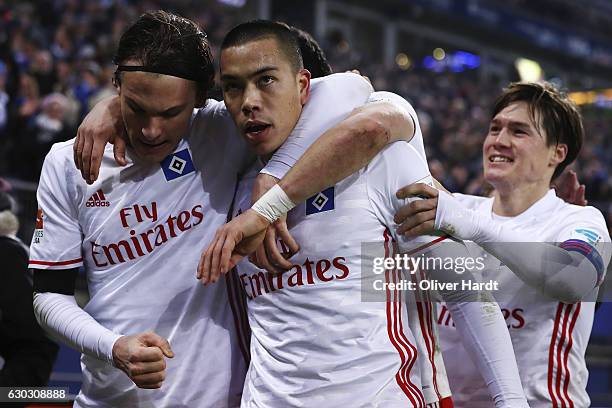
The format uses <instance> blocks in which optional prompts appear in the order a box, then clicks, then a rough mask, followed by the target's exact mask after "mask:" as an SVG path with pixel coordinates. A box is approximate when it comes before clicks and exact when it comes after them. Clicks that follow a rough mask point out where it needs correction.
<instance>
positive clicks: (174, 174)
mask: <svg viewBox="0 0 612 408" xmlns="http://www.w3.org/2000/svg"><path fill="white" fill-rule="evenodd" d="M160 165H161V168H162V170H163V171H164V176H165V177H166V181H172V180H175V179H177V178H179V177H183V176H185V175H187V174H189V173H193V172H194V171H195V167H193V161H192V160H191V154H189V149H183V150H180V151H178V152H174V153H172V154H171V155H169V156H168V157H166V158H165V159H164V160H163V161H162V162H161V163H160Z"/></svg>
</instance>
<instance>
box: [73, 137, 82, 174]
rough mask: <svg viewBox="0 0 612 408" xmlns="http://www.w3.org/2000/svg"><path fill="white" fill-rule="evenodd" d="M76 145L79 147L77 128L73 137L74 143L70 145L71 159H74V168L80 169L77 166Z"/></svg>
mask: <svg viewBox="0 0 612 408" xmlns="http://www.w3.org/2000/svg"><path fill="white" fill-rule="evenodd" d="M78 147H79V130H78V129H77V134H76V137H75V139H74V144H73V145H72V160H73V161H74V165H75V166H76V168H77V169H78V170H80V169H81V168H80V167H79V155H78V154H77V152H78Z"/></svg>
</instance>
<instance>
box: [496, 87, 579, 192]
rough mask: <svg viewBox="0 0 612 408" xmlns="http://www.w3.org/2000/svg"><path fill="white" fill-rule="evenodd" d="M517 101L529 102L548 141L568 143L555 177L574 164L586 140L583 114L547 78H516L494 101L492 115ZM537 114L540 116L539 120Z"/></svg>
mask: <svg viewBox="0 0 612 408" xmlns="http://www.w3.org/2000/svg"><path fill="white" fill-rule="evenodd" d="M516 102H526V103H527V105H528V106H529V116H530V118H531V121H532V122H533V123H534V125H535V126H536V128H540V126H541V127H542V128H543V129H544V131H545V132H546V144H547V145H548V146H551V145H553V144H555V145H558V144H565V145H567V156H566V157H565V160H563V162H561V163H559V165H558V166H557V168H556V169H555V172H554V173H553V176H552V179H553V180H554V179H555V178H556V177H557V176H558V175H559V174H561V173H563V170H565V168H566V167H567V166H568V165H569V164H571V163H572V162H573V161H574V160H575V159H576V157H577V156H578V153H579V152H580V149H581V148H582V142H583V140H584V127H583V125H582V115H581V114H580V111H579V110H578V107H577V106H576V104H575V103H574V102H573V101H572V100H571V99H569V97H568V96H567V95H566V94H564V93H561V92H560V91H559V90H558V89H557V88H555V87H554V86H553V85H551V84H550V83H548V82H542V83H537V82H514V83H511V84H510V85H509V86H508V87H507V88H505V89H504V90H503V92H502V94H501V95H500V96H499V97H498V98H497V100H496V101H495V106H494V108H493V115H492V118H493V117H495V115H497V114H498V113H499V112H501V111H502V110H504V109H505V108H507V107H508V106H509V105H510V104H513V103H516ZM536 117H538V118H539V119H540V122H539V123H538V122H537V121H536Z"/></svg>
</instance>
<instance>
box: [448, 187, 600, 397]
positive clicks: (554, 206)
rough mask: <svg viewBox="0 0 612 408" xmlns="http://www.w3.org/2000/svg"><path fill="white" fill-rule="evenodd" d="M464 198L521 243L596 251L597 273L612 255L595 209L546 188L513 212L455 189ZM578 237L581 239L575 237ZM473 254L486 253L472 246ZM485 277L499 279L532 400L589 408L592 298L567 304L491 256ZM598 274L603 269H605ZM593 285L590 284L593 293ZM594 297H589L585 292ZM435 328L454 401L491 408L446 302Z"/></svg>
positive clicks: (502, 304) (501, 298) (501, 302)
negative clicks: (504, 213) (503, 213)
mask: <svg viewBox="0 0 612 408" xmlns="http://www.w3.org/2000/svg"><path fill="white" fill-rule="evenodd" d="M455 196H456V197H457V198H459V199H460V200H461V201H462V203H464V204H465V205H466V206H468V207H469V208H471V209H473V210H475V211H478V212H479V213H481V214H483V215H485V216H489V217H492V218H493V217H494V218H496V219H498V220H500V221H503V222H505V223H506V224H507V225H508V227H509V228H512V229H514V230H515V231H517V232H520V233H521V234H522V235H523V236H525V242H548V243H559V244H560V245H561V246H562V247H564V246H566V245H572V244H573V245H580V247H581V248H583V249H585V250H586V252H588V251H597V252H598V254H597V255H595V256H599V257H600V258H599V259H601V260H602V269H601V270H602V271H605V266H606V265H607V263H608V262H609V260H610V254H609V248H610V246H609V244H605V245H602V243H609V242H610V237H609V235H608V232H607V229H606V224H605V221H604V219H603V216H602V215H601V213H600V212H599V211H598V210H597V209H595V208H593V207H579V206H575V205H570V204H567V203H565V202H564V201H563V200H561V199H559V198H558V197H557V196H556V195H555V192H554V190H550V191H549V192H548V193H547V194H546V195H545V196H544V197H543V198H542V199H540V200H539V201H538V202H536V203H535V204H534V205H532V206H531V207H530V208H529V209H527V210H526V211H525V212H523V213H522V214H520V215H518V216H516V217H499V216H496V215H494V214H493V213H492V205H493V199H492V198H483V197H474V196H467V195H461V194H456V195H455ZM576 241H579V242H576ZM470 250H471V251H474V254H472V255H474V256H482V255H484V253H480V254H479V251H483V250H482V249H481V248H480V247H478V246H476V245H474V244H470ZM485 259H486V264H487V269H486V271H488V273H489V274H490V275H489V276H487V280H488V279H494V280H497V281H498V282H499V287H500V288H503V293H501V294H499V295H497V296H496V297H497V298H498V299H497V300H498V302H499V305H500V307H501V309H502V312H503V314H504V317H505V319H506V323H507V326H508V330H509V332H510V336H511V338H512V344H513V347H514V351H515V354H516V360H517V363H518V368H519V373H520V376H521V381H522V384H523V388H524V390H525V395H526V397H527V400H528V402H529V405H530V406H531V407H533V408H544V407H570V406H575V407H588V406H589V405H590V400H589V397H588V395H587V393H586V384H587V379H588V371H587V367H586V363H585V358H584V355H585V351H586V347H587V344H588V341H589V336H590V334H591V327H592V323H593V314H594V308H595V303H594V301H584V302H579V303H576V304H565V303H561V302H559V301H556V300H554V299H552V298H548V297H546V296H545V295H543V294H541V293H539V292H538V291H537V290H536V289H534V288H532V287H530V286H528V285H527V284H525V283H524V282H523V281H521V280H520V279H519V278H518V277H516V276H515V275H514V274H512V272H510V271H509V270H508V267H507V266H505V265H503V264H500V262H499V260H497V259H496V258H494V257H492V256H490V255H489V256H488V257H485ZM602 273H603V272H602ZM596 290H597V289H594V291H596ZM589 299H592V300H594V299H595V297H594V296H589ZM438 327H439V331H440V336H441V341H442V345H443V354H444V361H445V364H446V368H447V371H448V375H449V380H450V384H451V390H452V392H453V399H454V400H455V402H456V404H457V406H469V407H476V408H478V407H490V406H491V404H492V402H491V400H490V398H489V396H488V393H487V387H486V385H485V384H484V382H483V381H482V378H481V377H480V375H479V373H478V371H477V369H476V367H475V366H474V364H473V363H472V362H471V361H470V359H469V357H468V354H467V352H466V351H465V349H464V348H463V346H462V344H461V342H460V341H459V338H458V333H457V331H456V330H455V328H454V326H453V322H452V319H451V318H450V316H449V314H448V310H447V309H446V307H440V308H439V314H438Z"/></svg>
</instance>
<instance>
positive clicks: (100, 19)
mask: <svg viewBox="0 0 612 408" xmlns="http://www.w3.org/2000/svg"><path fill="white" fill-rule="evenodd" d="M158 8H163V9H166V10H169V11H173V12H176V13H178V14H181V15H183V16H185V17H188V18H191V19H193V20H195V21H197V22H198V23H199V24H200V25H201V26H202V27H203V28H204V29H205V31H206V32H207V33H208V35H209V38H210V40H211V43H212V45H213V46H214V49H215V51H217V46H218V45H219V44H220V42H221V39H222V38H223V35H224V34H225V33H226V32H227V31H228V29H229V28H231V27H232V26H233V25H234V24H235V23H237V22H240V21H244V20H248V19H252V18H266V19H275V20H282V21H285V22H287V23H289V24H292V25H296V26H298V27H300V28H302V29H305V30H307V31H309V32H311V33H312V34H313V36H314V37H315V38H316V39H317V40H318V41H319V42H320V43H321V45H322V47H323V49H324V50H325V52H326V54H327V57H328V59H329V60H330V62H331V64H332V66H333V68H334V70H335V71H343V70H347V69H354V68H357V69H359V70H360V71H361V73H362V74H364V75H367V76H368V77H369V78H370V79H371V81H372V84H373V85H374V87H375V88H376V89H378V90H391V91H394V92H396V93H398V94H400V95H402V96H404V97H405V98H407V99H408V100H409V101H410V102H411V103H412V104H413V105H414V107H415V108H416V109H417V111H418V114H419V117H420V121H421V126H422V128H423V135H424V139H425V145H426V150H427V154H428V156H429V159H430V168H431V171H432V173H433V175H434V176H435V177H436V178H437V179H438V180H440V181H442V183H443V184H444V185H445V186H447V188H449V189H450V190H452V191H462V192H467V193H472V194H478V193H481V192H482V191H483V190H484V189H485V188H486V187H485V186H483V182H482V176H481V143H482V140H483V137H484V135H485V133H486V129H487V127H488V121H489V115H490V107H491V105H492V101H493V98H494V97H495V96H496V95H497V94H498V93H499V91H500V90H501V88H502V87H503V86H505V85H507V84H508V83H509V82H510V81H515V80H519V79H525V80H537V79H546V80H548V81H550V82H553V83H554V84H556V85H557V86H558V87H560V88H562V89H564V90H566V91H567V92H569V93H570V94H571V95H572V97H573V98H574V100H575V101H576V102H577V103H578V104H579V105H580V106H581V109H582V112H583V113H584V115H585V124H586V129H587V140H586V144H585V146H584V147H583V150H582V152H581V154H580V157H579V160H578V161H577V163H575V164H574V165H573V169H574V170H575V171H576V172H577V173H578V177H579V179H580V181H581V183H583V184H585V185H586V197H587V199H588V201H589V204H590V205H594V206H596V207H597V208H599V209H600V210H601V211H602V212H603V213H604V214H605V216H606V220H607V223H608V226H609V227H611V226H612V181H611V179H610V177H609V174H610V171H611V170H612V141H611V140H612V1H609V0H582V1H580V2H578V1H574V0H537V1H536V0H487V1H484V0H377V1H375V2H372V1H368V0H353V1H348V0H347V1H339V0H316V1H301V2H299V3H297V2H289V1H281V0H249V1H247V0H199V1H191V0H178V1H154V0H138V1H128V0H89V1H87V2H83V1H78V0H46V1H45V0H41V1H10V0H8V1H7V0H0V177H1V179H0V183H1V185H0V188H4V189H6V188H11V192H12V193H13V194H14V195H15V196H16V197H17V198H18V199H19V201H20V203H21V207H20V218H21V221H22V229H21V231H20V236H21V237H22V239H23V240H24V241H25V242H29V240H30V238H31V234H32V231H33V222H34V219H35V211H36V197H35V191H36V181H37V179H38V176H39V172H40V168H41V165H42V160H43V158H44V156H45V154H46V152H47V151H48V149H49V147H50V145H51V144H52V143H54V142H57V141H62V140H66V139H69V138H72V137H73V136H74V135H75V131H76V128H77V126H78V124H79V122H80V120H81V119H82V118H83V116H84V114H85V113H86V112H87V111H88V110H89V109H90V108H91V106H93V105H94V104H95V103H96V101H98V100H99V99H100V98H103V97H104V96H107V95H109V94H112V93H114V88H113V87H112V84H111V76H112V73H113V71H114V66H113V65H112V63H111V58H112V54H113V50H114V48H115V45H116V44H117V42H118V39H119V37H120V35H121V33H122V32H123V30H124V29H125V28H126V27H127V25H129V24H130V22H131V21H133V20H134V19H135V18H136V17H137V16H138V15H140V14H141V13H142V12H144V11H146V10H151V9H158ZM218 95H220V94H219V93H218ZM80 286H81V288H83V287H84V282H81V285H80ZM84 299H86V296H84ZM203 352H206V351H203ZM588 362H589V366H590V373H591V374H590V380H589V391H590V394H591V396H592V400H593V406H601V407H610V406H612V307H610V304H609V303H603V304H602V306H601V307H600V309H599V310H598V312H597V313H596V316H595V324H594V328H593V334H592V338H591V344H590V347H589V350H588ZM79 373H80V368H79V363H78V355H77V353H75V352H74V351H71V350H69V349H66V348H62V350H61V352H60V355H59V357H58V360H57V363H56V366H55V369H54V372H53V374H52V378H51V385H63V386H69V387H70V390H71V392H72V393H76V392H78V389H79V385H80V374H79Z"/></svg>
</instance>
